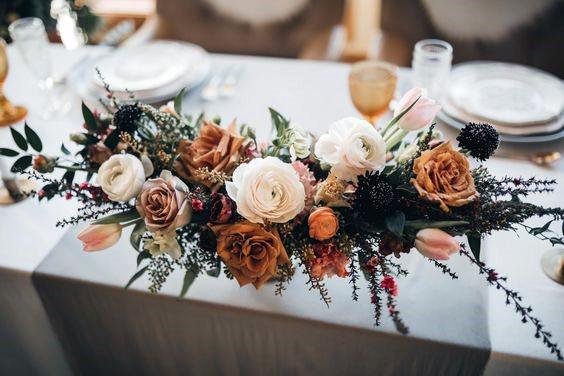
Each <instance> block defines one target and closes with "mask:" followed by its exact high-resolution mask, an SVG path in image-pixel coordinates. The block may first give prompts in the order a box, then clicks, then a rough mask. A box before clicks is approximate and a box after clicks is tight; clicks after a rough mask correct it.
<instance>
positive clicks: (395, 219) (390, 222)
mask: <svg viewBox="0 0 564 376" xmlns="http://www.w3.org/2000/svg"><path fill="white" fill-rule="evenodd" d="M385 222H386V228H387V229H388V230H390V231H391V232H392V233H393V234H394V235H396V236H398V237H401V236H402V234H403V229H404V227H405V214H404V213H403V212H402V211H399V210H396V211H395V212H393V213H392V214H390V215H388V216H386V220H385Z"/></svg>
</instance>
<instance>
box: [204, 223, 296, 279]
mask: <svg viewBox="0 0 564 376" xmlns="http://www.w3.org/2000/svg"><path fill="white" fill-rule="evenodd" d="M211 229H212V230H213V232H214V233H215V234H216V236H217V254H218V255H219V257H221V259H222V260H223V262H224V263H225V265H227V267H228V268H229V271H230V272H231V274H233V276H234V277H235V279H237V282H239V285H241V286H244V285H247V284H249V283H252V284H253V285H254V286H255V288H256V289H258V288H260V287H261V286H262V285H263V284H264V283H265V282H266V281H268V280H269V279H270V278H272V277H273V276H275V275H276V272H277V269H278V265H280V264H287V263H290V259H289V258H288V254H287V253H286V250H285V249H284V246H283V245H282V241H281V240H280V237H279V236H278V233H277V232H276V231H268V230H266V229H265V228H264V227H262V226H261V225H258V224H254V223H251V222H247V221H244V222H239V223H234V224H229V225H217V226H211Z"/></svg>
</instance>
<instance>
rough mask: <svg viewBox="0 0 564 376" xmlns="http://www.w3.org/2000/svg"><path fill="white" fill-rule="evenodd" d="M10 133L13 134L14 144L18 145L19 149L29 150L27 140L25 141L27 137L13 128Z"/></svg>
mask: <svg viewBox="0 0 564 376" xmlns="http://www.w3.org/2000/svg"><path fill="white" fill-rule="evenodd" d="M10 132H11V133H12V138H13V139H14V142H15V143H16V145H18V147H19V148H20V149H21V150H23V151H26V150H27V140H26V139H25V137H24V136H23V135H22V134H21V133H20V132H18V131H17V130H15V129H14V128H12V127H10Z"/></svg>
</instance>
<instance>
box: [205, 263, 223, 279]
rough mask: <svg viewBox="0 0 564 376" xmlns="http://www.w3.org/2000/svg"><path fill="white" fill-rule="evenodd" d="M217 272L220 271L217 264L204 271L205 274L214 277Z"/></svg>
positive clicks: (216, 275) (217, 274)
mask: <svg viewBox="0 0 564 376" xmlns="http://www.w3.org/2000/svg"><path fill="white" fill-rule="evenodd" d="M219 273H221V268H220V267H219V266H218V267H215V268H213V269H210V270H207V271H206V274H207V275H209V276H210V277H214V278H217V277H219Z"/></svg>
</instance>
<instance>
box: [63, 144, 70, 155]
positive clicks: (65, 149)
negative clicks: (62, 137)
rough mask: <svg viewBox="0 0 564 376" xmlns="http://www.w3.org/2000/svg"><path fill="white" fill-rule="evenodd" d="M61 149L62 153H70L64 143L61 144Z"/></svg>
mask: <svg viewBox="0 0 564 376" xmlns="http://www.w3.org/2000/svg"><path fill="white" fill-rule="evenodd" d="M61 151H62V152H63V154H64V155H70V153H71V152H70V151H69V149H67V147H66V146H65V144H64V143H62V144H61Z"/></svg>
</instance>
